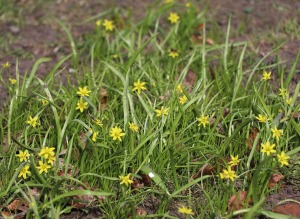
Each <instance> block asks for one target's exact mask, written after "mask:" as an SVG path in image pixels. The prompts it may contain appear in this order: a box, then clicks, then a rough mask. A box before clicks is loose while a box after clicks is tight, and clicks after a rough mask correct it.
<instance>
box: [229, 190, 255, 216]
mask: <svg viewBox="0 0 300 219" xmlns="http://www.w3.org/2000/svg"><path fill="white" fill-rule="evenodd" d="M247 195H248V192H247V191H239V192H238V193H237V194H235V195H233V196H231V197H230V198H229V200H228V208H227V209H228V211H229V212H230V211H236V210H239V209H242V208H244V207H245V206H248V205H251V204H252V200H251V199H247Z"/></svg>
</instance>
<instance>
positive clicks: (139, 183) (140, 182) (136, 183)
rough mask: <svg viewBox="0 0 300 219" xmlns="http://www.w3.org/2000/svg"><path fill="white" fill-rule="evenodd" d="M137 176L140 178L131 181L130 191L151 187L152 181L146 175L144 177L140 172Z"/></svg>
mask: <svg viewBox="0 0 300 219" xmlns="http://www.w3.org/2000/svg"><path fill="white" fill-rule="evenodd" d="M138 175H139V176H140V178H138V177H135V178H134V179H133V183H132V184H131V188H132V189H140V188H143V187H145V186H151V185H152V179H151V178H150V177H149V176H148V175H146V174H144V173H142V172H139V173H138Z"/></svg>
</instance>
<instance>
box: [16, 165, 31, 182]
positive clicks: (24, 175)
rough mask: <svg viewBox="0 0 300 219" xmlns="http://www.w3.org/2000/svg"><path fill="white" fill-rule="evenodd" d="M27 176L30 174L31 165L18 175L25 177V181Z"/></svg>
mask: <svg viewBox="0 0 300 219" xmlns="http://www.w3.org/2000/svg"><path fill="white" fill-rule="evenodd" d="M27 174H30V171H29V165H26V166H24V167H23V168H22V169H21V170H20V173H19V175H18V177H23V179H26V178H27Z"/></svg>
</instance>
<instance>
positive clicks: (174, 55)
mask: <svg viewBox="0 0 300 219" xmlns="http://www.w3.org/2000/svg"><path fill="white" fill-rule="evenodd" d="M169 56H170V57H172V58H173V59H174V58H176V57H177V56H179V53H178V52H177V51H176V50H170V52H169Z"/></svg>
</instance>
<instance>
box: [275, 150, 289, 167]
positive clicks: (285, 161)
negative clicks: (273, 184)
mask: <svg viewBox="0 0 300 219" xmlns="http://www.w3.org/2000/svg"><path fill="white" fill-rule="evenodd" d="M277 158H278V161H279V162H280V163H281V166H283V165H286V166H288V165H289V163H288V159H289V158H290V156H288V155H286V154H285V153H284V151H282V152H281V154H277Z"/></svg>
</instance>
